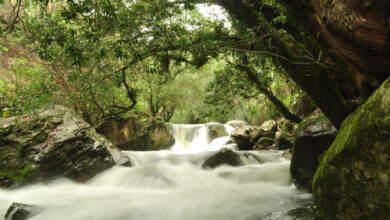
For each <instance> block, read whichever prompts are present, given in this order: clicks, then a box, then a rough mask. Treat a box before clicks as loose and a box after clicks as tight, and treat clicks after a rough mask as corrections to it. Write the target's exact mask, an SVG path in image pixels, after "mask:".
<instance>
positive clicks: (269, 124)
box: [260, 120, 278, 132]
mask: <svg viewBox="0 0 390 220" xmlns="http://www.w3.org/2000/svg"><path fill="white" fill-rule="evenodd" d="M260 130H262V131H265V132H269V131H273V132H276V131H277V130H278V126H277V124H276V121H274V120H268V121H266V122H264V123H263V124H261V125H260Z"/></svg>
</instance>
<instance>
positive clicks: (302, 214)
mask: <svg viewBox="0 0 390 220" xmlns="http://www.w3.org/2000/svg"><path fill="white" fill-rule="evenodd" d="M287 216H289V217H290V218H291V219H293V220H321V219H322V218H321V217H320V214H319V212H318V208H317V207H316V206H313V205H309V206H306V207H299V208H295V209H293V210H290V211H288V212H287ZM290 218H286V219H290Z"/></svg>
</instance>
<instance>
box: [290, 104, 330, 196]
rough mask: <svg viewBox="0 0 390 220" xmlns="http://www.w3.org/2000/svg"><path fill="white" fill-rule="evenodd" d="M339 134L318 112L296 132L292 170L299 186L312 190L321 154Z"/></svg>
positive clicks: (306, 119)
mask: <svg viewBox="0 0 390 220" xmlns="http://www.w3.org/2000/svg"><path fill="white" fill-rule="evenodd" d="M336 134H337V130H336V128H335V127H334V126H333V125H332V124H331V123H330V121H329V120H328V119H327V118H326V117H325V116H324V115H323V114H320V113H318V112H316V113H313V114H312V115H310V116H308V117H307V118H305V119H304V120H302V122H301V123H300V124H299V126H298V128H297V129H296V130H295V132H294V148H293V154H292V158H291V165H290V172H291V177H292V178H293V182H294V183H295V185H296V186H297V187H298V188H305V189H307V190H309V191H310V190H311V184H312V180H313V177H314V173H315V171H316V170H317V168H318V165H319V160H320V155H321V154H323V153H324V152H325V151H326V150H327V149H328V148H329V147H330V145H331V144H332V142H333V140H334V139H335V137H336Z"/></svg>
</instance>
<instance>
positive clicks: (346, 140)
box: [313, 78, 390, 220]
mask: <svg viewBox="0 0 390 220" xmlns="http://www.w3.org/2000/svg"><path fill="white" fill-rule="evenodd" d="M313 194H314V198H315V203H316V204H317V207H318V209H319V210H320V213H321V214H322V217H323V218H324V219H329V220H330V219H332V220H333V219H336V220H337V219H390V78H388V79H387V80H386V81H385V82H384V83H383V84H382V86H381V87H380V88H379V89H378V90H376V91H375V92H374V93H373V94H372V95H371V96H370V97H369V98H368V100H367V101H366V102H365V103H364V104H363V105H362V106H360V107H359V108H358V109H357V110H356V111H355V112H354V113H352V114H350V115H349V116H348V117H347V118H346V119H345V120H344V122H343V123H342V125H341V127H340V130H339V133H338V135H337V137H336V140H335V141H334V142H333V144H332V146H331V147H330V149H329V150H328V151H327V152H326V154H325V155H324V157H323V159H322V161H321V165H320V167H319V168H318V170H317V172H316V175H315V178H314V181H313Z"/></svg>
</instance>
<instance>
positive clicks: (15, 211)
mask: <svg viewBox="0 0 390 220" xmlns="http://www.w3.org/2000/svg"><path fill="white" fill-rule="evenodd" d="M41 211H42V210H41V208H39V207H38V206H35V205H27V204H22V203H16V202H14V203H12V205H11V206H10V207H9V208H8V210H7V213H6V214H5V216H4V219H5V220H26V219H28V218H29V217H33V216H35V215H37V214H38V213H39V212H41Z"/></svg>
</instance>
